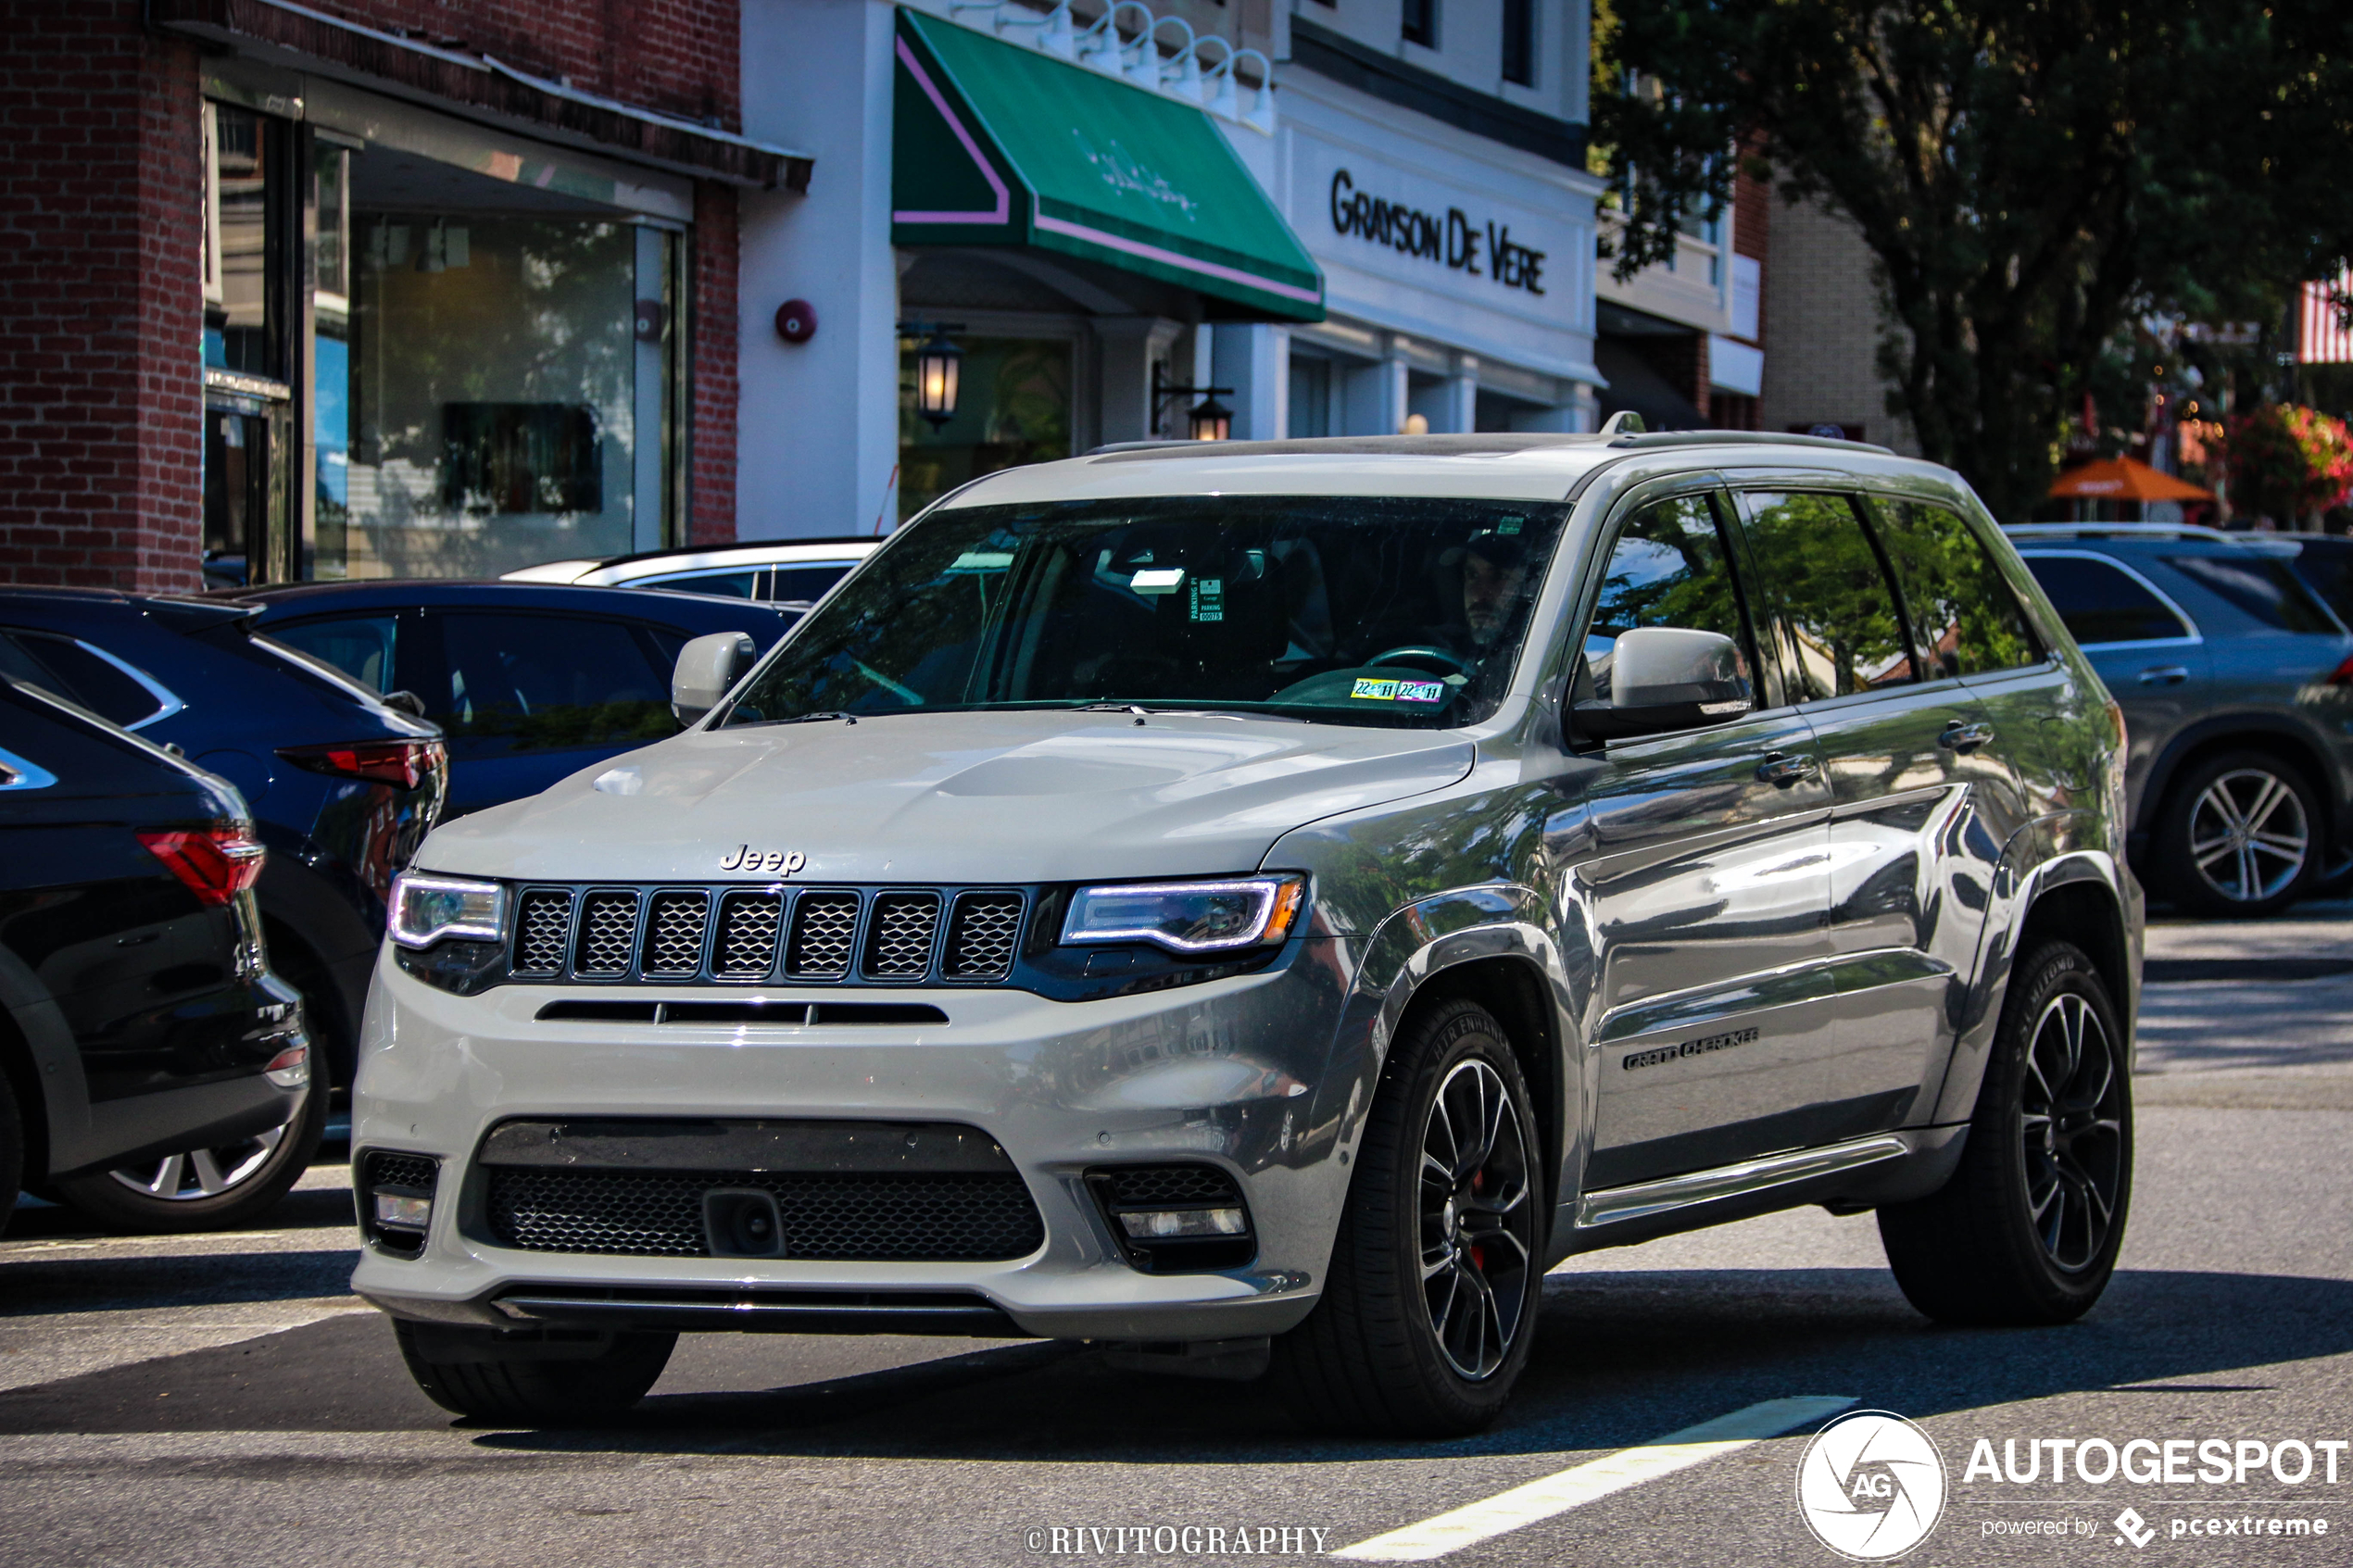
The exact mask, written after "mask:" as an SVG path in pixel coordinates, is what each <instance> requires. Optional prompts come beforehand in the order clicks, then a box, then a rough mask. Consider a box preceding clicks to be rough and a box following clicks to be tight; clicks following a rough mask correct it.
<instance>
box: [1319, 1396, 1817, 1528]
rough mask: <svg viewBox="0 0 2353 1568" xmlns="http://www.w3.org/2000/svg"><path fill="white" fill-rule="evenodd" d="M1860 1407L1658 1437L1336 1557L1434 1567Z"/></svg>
mask: <svg viewBox="0 0 2353 1568" xmlns="http://www.w3.org/2000/svg"><path fill="white" fill-rule="evenodd" d="M1855 1403H1856V1400H1854V1399H1850V1398H1847V1397H1844V1396H1842V1395H1837V1394H1803V1395H1798V1396H1795V1397H1793V1398H1791V1399H1768V1400H1766V1401H1765V1402H1764V1403H1763V1404H1758V1405H1749V1406H1747V1407H1745V1408H1744V1409H1742V1410H1736V1411H1732V1412H1731V1413H1730V1415H1719V1416H1718V1417H1717V1418H1716V1419H1715V1420H1713V1421H1703V1422H1701V1423H1700V1424H1698V1425H1697V1426H1686V1427H1684V1428H1683V1429H1682V1430H1681V1431H1680V1432H1669V1433H1667V1435H1666V1436H1663V1437H1653V1438H1652V1439H1651V1440H1650V1441H1648V1442H1646V1443H1640V1444H1637V1445H1635V1446H1634V1447H1633V1448H1630V1449H1618V1450H1617V1452H1616V1453H1614V1454H1605V1455H1604V1456H1603V1457H1602V1458H1600V1459H1597V1460H1591V1461H1587V1462H1585V1463H1583V1464H1579V1465H1574V1466H1572V1467H1570V1468H1569V1469H1567V1470H1562V1471H1556V1472H1554V1474H1550V1475H1546V1476H1543V1477H1541V1479H1538V1480H1534V1481H1530V1482H1529V1483H1528V1484H1527V1485H1525V1486H1514V1487H1513V1488H1512V1489H1511V1490H1510V1491H1508V1492H1498V1493H1496V1494H1495V1495H1494V1496H1493V1497H1491V1498H1487V1499H1483V1500H1481V1501H1478V1502H1474V1503H1467V1504H1466V1505H1464V1506H1463V1507H1461V1508H1458V1509H1455V1510H1453V1512H1448V1513H1441V1514H1439V1515H1437V1516H1436V1517H1435V1518H1430V1519H1425V1520H1423V1521H1422V1522H1421V1523H1420V1524H1408V1525H1406V1526H1405V1527H1404V1528H1403V1529H1401V1530H1391V1531H1390V1532H1389V1533H1388V1534H1387V1535H1385V1536H1375V1537H1373V1538H1372V1539H1370V1540H1367V1541H1359V1542H1357V1543H1356V1544H1355V1545H1354V1546H1351V1547H1342V1548H1341V1549H1340V1550H1338V1551H1336V1552H1334V1553H1332V1555H1333V1556H1334V1557H1345V1558H1351V1559H1353V1560H1355V1561H1357V1562H1428V1561H1429V1560H1430V1559H1432V1558H1434V1557H1443V1556H1445V1555H1446V1554H1447V1553H1448V1552H1450V1551H1460V1550H1461V1549H1463V1548H1465V1547H1466V1546H1476V1545H1477V1544H1478V1543H1479V1542H1480V1541H1484V1540H1490V1539H1492V1538H1493V1537H1497V1536H1501V1535H1505V1534H1508V1533H1509V1532H1511V1531H1513V1530H1516V1529H1519V1528H1520V1527H1521V1526H1523V1525H1528V1524H1535V1523H1536V1522H1537V1521H1539V1520H1542V1519H1550V1518H1552V1517H1553V1516H1554V1514H1556V1513H1566V1512H1568V1511H1569V1510H1570V1509H1572V1508H1581V1507H1583V1506H1584V1505H1585V1504H1586V1503H1589V1502H1592V1501H1594V1500H1595V1499H1600V1498H1605V1497H1607V1496H1609V1495H1610V1494H1611V1493H1612V1492H1622V1491H1624V1490H1625V1489H1626V1488H1627V1487H1629V1486H1641V1485H1642V1483H1643V1482H1645V1481H1655V1480H1656V1479H1658V1477H1660V1476H1662V1475H1671V1474H1674V1473H1675V1472H1677V1471H1679V1470H1688V1469H1690V1468H1691V1467H1692V1465H1695V1464H1703V1463H1705V1462H1706V1461H1709V1460H1711V1459H1715V1458H1716V1457H1718V1455H1720V1454H1729V1453H1732V1452H1734V1451H1736V1450H1738V1449H1744V1448H1747V1447H1748V1446H1749V1445H1750V1444H1752V1443H1757V1442H1762V1441H1763V1440H1765V1439H1766V1438H1768V1437H1778V1436H1780V1435H1781V1434H1783V1433H1784V1432H1790V1431H1794V1430H1795V1429H1796V1428H1798V1427H1801V1426H1804V1425H1806V1424H1809V1423H1812V1422H1817V1421H1820V1420H1822V1419H1823V1418H1825V1417H1827V1416H1832V1415H1836V1414H1837V1413H1838V1412H1839V1411H1843V1410H1845V1409H1847V1408H1848V1407H1850V1406H1852V1405H1854V1404H1855Z"/></svg>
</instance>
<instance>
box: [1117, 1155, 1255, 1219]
mask: <svg viewBox="0 0 2353 1568" xmlns="http://www.w3.org/2000/svg"><path fill="white" fill-rule="evenodd" d="M1090 1174H1091V1175H1092V1176H1093V1177H1094V1178H1095V1180H1096V1181H1098V1182H1100V1183H1101V1184H1102V1188H1103V1193H1104V1196H1106V1197H1107V1198H1110V1199H1111V1200H1112V1201H1113V1202H1114V1203H1116V1204H1119V1205H1120V1206H1121V1207H1123V1208H1133V1209H1143V1208H1150V1207H1151V1206H1153V1205H1163V1206H1165V1207H1167V1208H1170V1209H1184V1208H1190V1207H1196V1206H1201V1205H1209V1204H1220V1203H1239V1202H1240V1201H1241V1200H1242V1196H1241V1191H1240V1189H1239V1188H1238V1187H1236V1186H1235V1185H1234V1178H1233V1177H1231V1176H1229V1175H1227V1173H1225V1172H1223V1171H1221V1170H1219V1169H1218V1168H1217V1167H1216V1166H1214V1165H1111V1166H1105V1167H1102V1168H1101V1169H1098V1170H1096V1171H1093V1172H1091V1173H1090Z"/></svg>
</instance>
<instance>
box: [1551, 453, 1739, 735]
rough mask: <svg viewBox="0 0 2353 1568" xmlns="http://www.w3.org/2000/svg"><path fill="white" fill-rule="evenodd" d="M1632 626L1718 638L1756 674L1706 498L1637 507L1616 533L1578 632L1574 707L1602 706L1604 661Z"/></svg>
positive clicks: (1606, 677)
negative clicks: (1579, 703)
mask: <svg viewBox="0 0 2353 1568" xmlns="http://www.w3.org/2000/svg"><path fill="white" fill-rule="evenodd" d="M1637 626H1676V627H1681V628H1683V629H1686V630H1689V631H1694V632H1715V633H1719V634H1721V635H1723V636H1727V637H1730V638H1731V639H1732V641H1734V642H1736V643H1738V644H1739V645H1740V646H1741V649H1742V653H1743V662H1744V663H1745V664H1746V666H1747V667H1748V668H1749V669H1751V670H1754V669H1755V656H1754V654H1753V653H1752V652H1751V651H1750V650H1751V642H1750V638H1749V631H1748V624H1747V621H1746V618H1745V617H1744V616H1743V614H1742V612H1741V602H1740V596H1739V594H1738V593H1737V592H1736V591H1735V589H1734V587H1733V583H1732V571H1731V568H1730V564H1729V563H1728V558H1727V557H1726V554H1725V550H1724V538H1723V533H1722V531H1721V529H1720V527H1719V526H1718V521H1717V517H1716V508H1715V507H1714V505H1713V504H1712V503H1710V501H1709V500H1708V498H1707V497H1706V496H1705V495H1679V496H1677V497H1675V498H1674V499H1673V500H1671V501H1660V502H1657V503H1656V504H1655V505H1652V506H1648V507H1644V508H1642V510H1641V511H1639V512H1636V513H1635V514H1634V515H1633V516H1632V517H1630V518H1629V519H1628V520H1627V521H1626V524H1625V526H1624V527H1623V528H1621V529H1620V530H1619V531H1618V535H1617V543H1616V544H1614V545H1613V546H1610V555H1609V564H1608V565H1607V566H1606V567H1604V569H1603V572H1602V587H1601V595H1600V598H1599V601H1598V602H1597V603H1596V604H1595V605H1594V607H1593V619H1592V623H1591V624H1590V625H1588V626H1587V627H1586V629H1585V672H1584V679H1582V680H1580V681H1579V691H1578V694H1577V696H1578V697H1579V700H1584V699H1588V698H1592V699H1598V700H1601V701H1607V700H1608V699H1609V695H1610V689H1609V663H1610V653H1611V651H1612V650H1613V649H1614V648H1615V647H1616V646H1617V639H1618V637H1619V636H1620V635H1621V634H1622V633H1627V632H1630V631H1632V630H1633V629H1634V628H1635V627H1637ZM1589 682H1590V688H1589V687H1588V683H1589Z"/></svg>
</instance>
